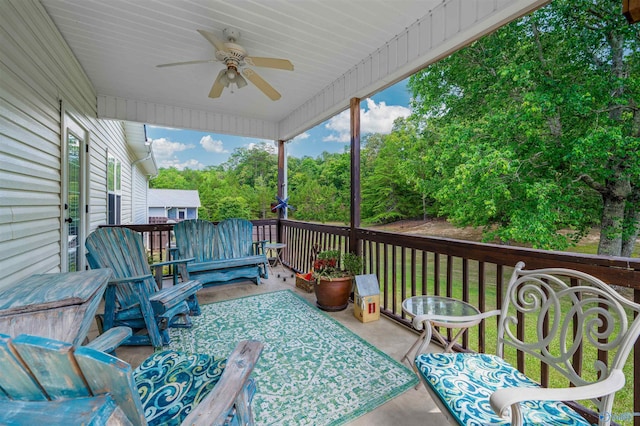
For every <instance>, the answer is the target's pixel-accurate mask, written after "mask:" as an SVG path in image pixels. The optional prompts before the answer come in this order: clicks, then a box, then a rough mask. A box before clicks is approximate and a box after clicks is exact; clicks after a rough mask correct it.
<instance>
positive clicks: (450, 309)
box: [402, 296, 480, 321]
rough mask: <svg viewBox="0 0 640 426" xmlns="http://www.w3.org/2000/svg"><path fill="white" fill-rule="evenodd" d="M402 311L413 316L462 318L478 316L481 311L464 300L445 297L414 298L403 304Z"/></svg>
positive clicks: (406, 300)
mask: <svg viewBox="0 0 640 426" xmlns="http://www.w3.org/2000/svg"><path fill="white" fill-rule="evenodd" d="M402 310H403V311H404V312H405V313H406V314H407V315H411V316H414V317H415V316H418V315H443V316H450V317H461V318H460V319H461V321H464V318H462V317H467V316H472V315H478V314H479V313H480V311H479V310H478V308H476V307H475V306H473V305H470V304H469V303H467V302H463V301H462V300H458V299H453V298H451V297H444V296H413V297H410V298H408V299H405V300H404V301H403V302H402Z"/></svg>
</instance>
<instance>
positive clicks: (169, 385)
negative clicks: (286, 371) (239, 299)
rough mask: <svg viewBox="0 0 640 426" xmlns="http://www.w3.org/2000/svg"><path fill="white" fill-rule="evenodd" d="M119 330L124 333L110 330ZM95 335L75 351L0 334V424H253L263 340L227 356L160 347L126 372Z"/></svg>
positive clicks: (240, 346)
mask: <svg viewBox="0 0 640 426" xmlns="http://www.w3.org/2000/svg"><path fill="white" fill-rule="evenodd" d="M122 330H124V331H126V332H127V333H128V335H130V334H131V330H130V329H127V328H126V327H119V328H114V329H111V330H110V332H111V331H114V332H117V333H118V334H120V335H122V334H123V331H122ZM106 334H107V335H109V334H112V333H109V332H108V333H106ZM126 335H127V334H125V335H124V337H126ZM103 336H104V335H103ZM101 338H102V336H100V337H98V339H96V340H95V341H93V342H91V343H90V344H89V345H87V346H82V347H78V348H74V346H73V345H72V344H70V343H65V342H61V341H58V340H53V339H48V338H45V337H40V336H31V335H26V334H22V335H19V336H17V337H15V338H14V339H11V338H10V337H9V336H6V335H2V334H0V366H1V368H0V371H1V373H0V388H1V389H2V391H3V392H2V394H1V395H2V396H1V397H0V424H3V425H5V424H11V425H25V426H26V425H29V426H30V425H41V424H48V425H54V424H71V423H73V424H85V425H109V424H118V425H124V424H133V425H147V424H148V425H152V426H153V425H179V424H184V425H193V424H203V425H204V424H207V425H222V424H227V422H231V423H232V424H238V423H239V424H252V422H253V418H252V412H251V405H250V404H251V399H252V397H253V393H254V392H255V384H254V382H253V379H252V378H250V375H251V372H252V371H253V367H254V366H255V363H256V362H257V360H258V358H259V356H260V353H261V352H262V347H263V345H262V343H260V342H257V341H242V342H240V343H238V345H237V346H236V348H235V350H234V351H233V352H232V353H231V354H230V356H229V357H228V358H227V359H224V358H214V357H213V356H210V355H206V354H186V353H181V352H177V351H172V350H165V351H161V352H156V353H154V354H153V355H152V356H151V357H149V358H148V359H147V360H145V361H143V362H142V364H141V365H140V366H139V367H138V368H136V369H135V370H132V368H131V366H130V365H129V364H127V363H126V362H124V361H122V360H120V359H118V358H116V357H114V356H111V355H108V354H106V353H105V352H103V351H102V348H103V345H102V342H101ZM109 340H111V341H110V343H109V345H108V346H109V347H110V345H111V344H112V343H113V342H112V340H113V339H109ZM177 384H178V385H177Z"/></svg>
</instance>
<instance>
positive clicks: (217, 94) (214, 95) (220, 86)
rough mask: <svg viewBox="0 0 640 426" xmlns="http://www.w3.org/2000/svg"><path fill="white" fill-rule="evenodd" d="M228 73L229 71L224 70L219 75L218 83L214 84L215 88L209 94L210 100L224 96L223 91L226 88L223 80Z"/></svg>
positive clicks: (212, 87)
mask: <svg viewBox="0 0 640 426" xmlns="http://www.w3.org/2000/svg"><path fill="white" fill-rule="evenodd" d="M226 72H227V70H226V69H224V70H222V71H220V72H219V73H218V77H217V78H216V81H215V82H214V83H213V86H211V91H210V92H209V97H210V98H219V97H220V95H221V94H222V89H224V87H225V86H224V84H223V83H222V79H223V78H224V76H225V74H226Z"/></svg>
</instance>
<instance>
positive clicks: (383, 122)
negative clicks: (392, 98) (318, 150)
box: [323, 99, 411, 143]
mask: <svg viewBox="0 0 640 426" xmlns="http://www.w3.org/2000/svg"><path fill="white" fill-rule="evenodd" d="M366 102H367V111H365V110H364V109H361V110H360V131H361V133H362V134H366V133H383V134H386V133H391V130H392V129H393V122H394V121H395V119H396V118H398V117H408V116H409V114H411V110H410V109H409V108H406V107H403V106H400V105H387V104H386V103H385V102H380V103H379V104H376V102H375V101H374V100H372V99H367V100H366ZM349 120H350V112H349V110H346V111H342V112H341V113H340V114H338V115H336V116H334V117H332V118H331V119H329V121H328V122H327V124H326V125H325V127H326V128H327V129H329V130H330V131H331V133H330V134H329V135H328V136H326V137H325V138H323V141H325V142H344V143H346V142H349V140H350V124H349Z"/></svg>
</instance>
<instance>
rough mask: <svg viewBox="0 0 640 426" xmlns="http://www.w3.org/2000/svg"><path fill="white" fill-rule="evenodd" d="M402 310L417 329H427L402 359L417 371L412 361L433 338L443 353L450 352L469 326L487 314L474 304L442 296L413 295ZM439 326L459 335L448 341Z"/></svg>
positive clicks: (477, 322)
mask: <svg viewBox="0 0 640 426" xmlns="http://www.w3.org/2000/svg"><path fill="white" fill-rule="evenodd" d="M402 310H403V311H404V313H405V314H407V315H408V316H410V317H412V318H413V326H414V328H415V329H416V330H424V331H423V332H422V334H420V336H419V337H418V339H417V340H416V341H415V343H414V344H413V345H412V346H411V347H410V348H409V350H408V351H407V353H406V354H405V355H404V357H402V360H403V361H407V362H408V363H409V365H410V366H412V367H413V368H414V369H415V366H414V362H413V360H414V359H415V358H416V356H418V354H420V353H421V352H422V349H423V348H424V347H425V346H426V345H427V344H429V342H430V341H431V336H432V335H433V336H435V337H436V339H438V341H439V342H440V343H441V344H442V346H443V347H444V352H451V348H453V345H454V344H455V343H456V342H457V341H458V339H459V338H460V336H462V335H463V334H464V332H465V331H467V329H468V328H469V327H472V326H474V325H477V324H479V323H480V321H482V319H483V318H484V315H481V314H480V311H479V310H478V309H477V308H476V307H475V306H473V305H470V304H469V303H467V302H463V301H462V300H458V299H453V298H450V297H443V296H414V297H410V298H408V299H405V300H404V301H403V302H402ZM436 327H445V328H455V329H458V332H457V333H456V334H455V336H454V337H453V338H452V339H451V341H450V342H447V341H446V340H445V338H444V337H443V336H442V335H441V334H440V333H439V332H438V330H437V329H436Z"/></svg>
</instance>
